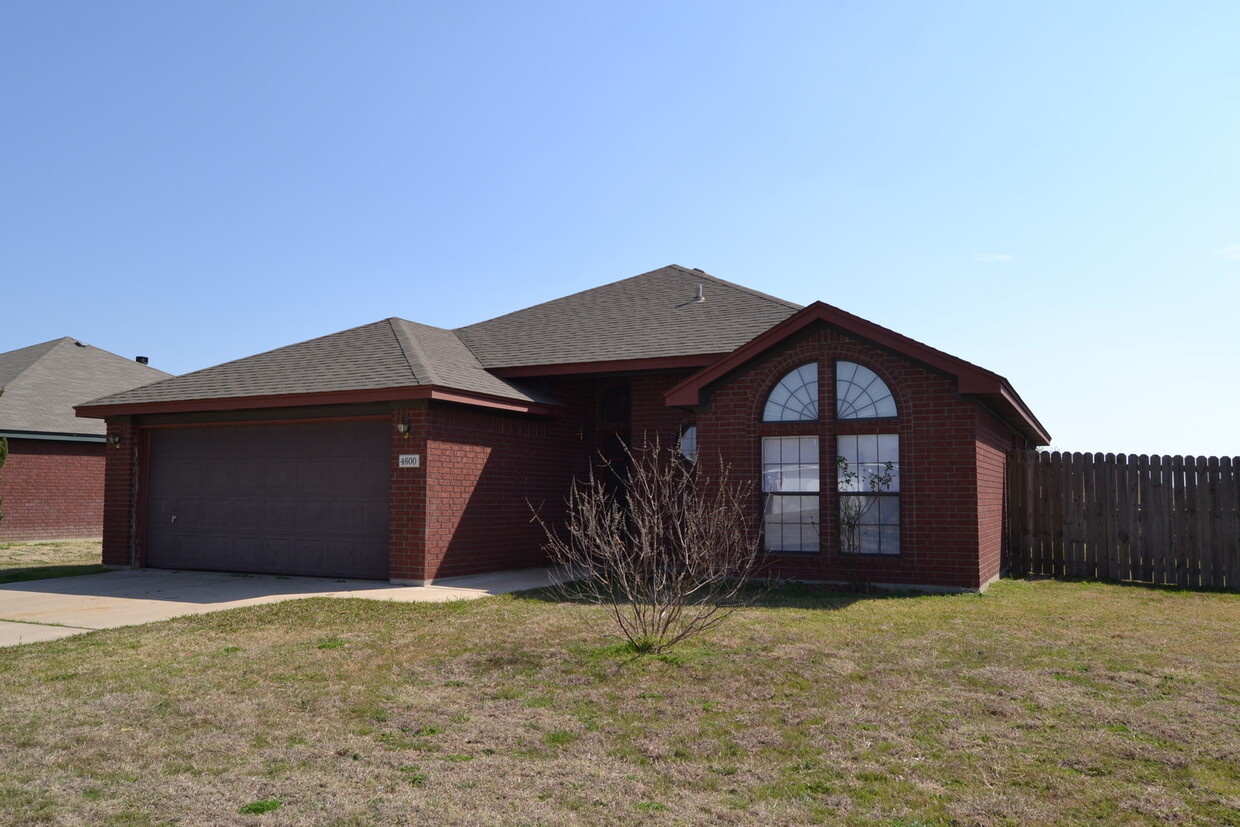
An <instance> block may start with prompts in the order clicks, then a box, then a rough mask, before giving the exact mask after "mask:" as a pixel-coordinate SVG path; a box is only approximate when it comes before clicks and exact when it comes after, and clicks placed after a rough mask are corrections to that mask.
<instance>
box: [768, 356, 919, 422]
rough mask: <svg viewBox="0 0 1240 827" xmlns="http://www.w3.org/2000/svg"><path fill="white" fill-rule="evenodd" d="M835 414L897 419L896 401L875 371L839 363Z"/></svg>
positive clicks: (850, 417) (848, 417)
mask: <svg viewBox="0 0 1240 827" xmlns="http://www.w3.org/2000/svg"><path fill="white" fill-rule="evenodd" d="M767 407H768V408H769V407H770V403H769V402H768V403H767ZM835 415H836V416H838V417H839V418H840V419H876V418H879V417H884V416H895V415H896V400H895V397H893V396H892V395H891V389H890V388H888V387H887V383H886V382H884V381H883V380H882V379H879V378H878V374H876V373H875V372H874V371H872V370H870V369H869V368H867V367H863V366H861V365H858V364H857V363H856V362H836V363H835Z"/></svg>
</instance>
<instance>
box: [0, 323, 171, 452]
mask: <svg viewBox="0 0 1240 827" xmlns="http://www.w3.org/2000/svg"><path fill="white" fill-rule="evenodd" d="M169 375H170V374H168V373H166V372H164V371H162V370H156V369H155V368H152V367H149V366H147V365H141V364H138V363H137V362H134V361H132V360H129V359H126V358H125V357H123V356H117V355H116V354H115V353H109V352H108V351H106V350H100V349H99V348H96V347H91V346H90V345H85V344H82V343H80V342H78V341H77V340H76V339H70V338H67V337H66V338H62V339H53V340H52V341H50V342H43V343H42V344H38V345H31V346H30V347H24V348H20V349H18V350H11V351H9V352H8V353H0V387H3V388H4V393H3V395H0V432H3V433H13V432H20V433H34V434H57V435H76V436H100V437H102V436H103V434H104V423H103V422H101V421H97V420H90V419H79V418H78V417H76V416H74V412H73V406H74V405H80V404H82V403H83V402H86V401H87V400H90V399H94V398H95V397H97V396H99V395H100V394H104V393H113V392H116V391H123V390H128V389H130V388H134V387H137V386H139V385H145V384H147V383H149V382H155V381H158V380H160V379H162V378H164V377H166V376H169Z"/></svg>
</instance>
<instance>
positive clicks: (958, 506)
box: [697, 325, 984, 588]
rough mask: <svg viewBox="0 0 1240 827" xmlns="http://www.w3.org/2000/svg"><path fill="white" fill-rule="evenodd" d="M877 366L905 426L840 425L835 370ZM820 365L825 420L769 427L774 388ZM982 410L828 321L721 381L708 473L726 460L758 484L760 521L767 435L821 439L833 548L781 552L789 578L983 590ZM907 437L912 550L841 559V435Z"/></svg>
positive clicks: (826, 542)
mask: <svg viewBox="0 0 1240 827" xmlns="http://www.w3.org/2000/svg"><path fill="white" fill-rule="evenodd" d="M837 359H845V360H849V361H854V362H857V363H859V364H862V365H865V366H866V367H868V368H870V369H871V370H873V371H875V372H876V373H878V375H879V376H880V377H882V378H883V379H884V381H886V382H887V384H888V386H889V387H890V388H891V391H892V393H893V395H894V396H895V399H896V405H897V407H898V411H899V417H898V420H897V421H892V420H890V419H878V420H851V421H840V422H837V421H836V420H835V415H834V412H835V379H834V365H835V361H836V360H837ZM810 361H817V362H818V363H819V410H820V413H821V416H820V418H819V421H818V422H791V423H762V422H761V419H762V409H763V406H764V405H765V401H766V397H767V395H768V394H769V393H770V390H771V389H772V388H773V387H774V386H775V385H776V384H777V383H778V382H779V380H780V379H781V378H782V377H783V376H784V375H785V374H786V373H788V372H789V371H790V370H792V369H793V368H795V367H797V366H799V365H802V364H805V363H806V362H810ZM977 408H978V406H977V404H976V403H975V402H973V401H971V400H968V399H965V398H963V397H961V396H960V395H959V394H958V393H957V392H956V381H955V379H954V378H951V377H947V376H944V375H942V374H939V373H937V372H934V371H931V370H928V369H926V368H923V367H921V366H919V365H917V364H915V363H913V362H911V361H909V360H907V359H904V358H901V357H899V356H896V355H895V354H892V353H889V352H887V351H885V350H881V349H878V348H876V347H873V346H870V345H868V344H866V343H864V342H861V341H858V340H855V339H852V338H851V337H849V336H847V335H845V334H843V333H842V332H840V331H838V330H836V329H834V328H831V327H828V326H826V325H816V326H814V327H811V328H809V329H808V330H807V331H805V332H804V333H803V334H801V335H800V336H798V337H796V338H794V339H793V340H792V341H790V342H789V343H787V344H786V345H784V346H783V347H780V348H777V349H774V350H772V351H770V352H769V353H768V354H766V355H765V356H764V357H763V358H761V359H760V360H758V361H756V362H754V363H751V364H750V365H749V366H747V367H746V368H745V369H742V370H740V371H737V372H736V373H734V374H732V375H731V376H728V377H725V378H724V379H723V380H721V381H720V382H719V383H718V384H717V386H716V387H715V388H713V389H712V390H711V392H710V395H709V398H708V400H707V404H706V405H705V406H704V408H703V410H701V411H700V412H699V413H698V417H697V421H698V450H699V456H700V457H701V458H702V459H701V461H702V462H703V463H705V464H706V465H705V467H710V465H712V464H713V463H714V462H716V459H715V458H716V457H718V456H722V457H723V458H724V461H725V462H727V463H728V464H729V465H730V467H731V471H732V474H733V475H734V476H735V477H737V478H743V479H750V480H753V481H754V485H755V492H754V495H753V497H752V500H751V501H752V504H753V505H752V507H753V515H754V517H755V518H756V517H757V516H758V513H759V511H760V508H761V494H760V492H759V490H758V488H759V485H758V483H759V480H760V473H761V467H760V454H759V451H760V438H761V437H762V436H779V435H794V434H805V435H813V434H816V435H817V436H818V437H819V450H820V462H821V475H822V489H823V490H822V493H821V508H822V511H821V515H822V525H821V537H822V544H821V550H820V551H819V553H817V554H783V553H780V554H771V555H769V557H768V560H769V562H770V563H771V564H772V566H773V568H774V570H775V572H776V573H778V574H780V575H781V576H787V577H793V578H800V579H811V580H830V581H837V580H838V581H850V580H863V581H866V582H873V583H891V584H904V585H936V586H946V587H955V588H978V587H979V586H981V585H982V584H983V582H984V581H983V580H982V579H981V576H980V561H979V539H978V527H977V525H978V524H977V519H978V517H977V515H978V490H977V442H976V433H975V432H976V426H977ZM893 431H894V432H895V433H898V434H899V435H900V476H901V491H900V499H901V554H900V555H899V556H898V557H861V556H857V557H848V556H845V557H841V555H840V554H839V553H838V552H837V551H836V534H837V518H836V509H837V503H836V498H835V496H834V487H835V483H834V481H835V462H834V458H835V455H836V450H835V437H836V435H837V434H843V433H849V434H863V433H891V432H893Z"/></svg>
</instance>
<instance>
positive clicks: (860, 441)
mask: <svg viewBox="0 0 1240 827" xmlns="http://www.w3.org/2000/svg"><path fill="white" fill-rule="evenodd" d="M857 461H858V462H878V435H877V434H867V435H866V436H859V437H857Z"/></svg>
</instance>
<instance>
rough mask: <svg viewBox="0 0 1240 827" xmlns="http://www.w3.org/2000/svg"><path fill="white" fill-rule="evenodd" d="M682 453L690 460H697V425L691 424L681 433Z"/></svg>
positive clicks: (680, 446) (680, 447)
mask: <svg viewBox="0 0 1240 827" xmlns="http://www.w3.org/2000/svg"><path fill="white" fill-rule="evenodd" d="M679 449H680V455H681V456H682V457H684V458H685V459H687V460H689V462H696V461H697V426H696V425H690V426H689V427H688V428H685V430H684V433H682V434H681V435H680V445H679Z"/></svg>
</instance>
